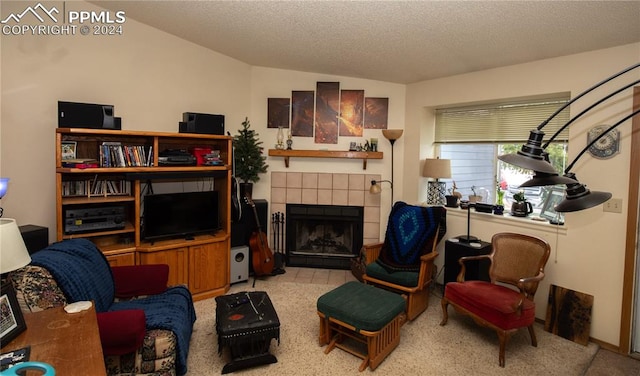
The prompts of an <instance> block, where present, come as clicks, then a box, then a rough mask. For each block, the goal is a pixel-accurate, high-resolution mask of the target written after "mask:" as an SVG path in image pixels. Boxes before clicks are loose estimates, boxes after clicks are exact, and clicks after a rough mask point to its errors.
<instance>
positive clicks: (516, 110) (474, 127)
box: [435, 94, 569, 214]
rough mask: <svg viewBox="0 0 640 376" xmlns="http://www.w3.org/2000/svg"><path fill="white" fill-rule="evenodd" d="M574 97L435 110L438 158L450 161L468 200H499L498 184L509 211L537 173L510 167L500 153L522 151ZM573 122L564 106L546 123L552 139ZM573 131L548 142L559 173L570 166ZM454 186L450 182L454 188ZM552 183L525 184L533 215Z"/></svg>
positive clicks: (548, 133)
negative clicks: (537, 130)
mask: <svg viewBox="0 0 640 376" xmlns="http://www.w3.org/2000/svg"><path fill="white" fill-rule="evenodd" d="M568 100H569V96H568V94H567V95H560V96H553V97H549V98H543V99H538V100H535V101H531V100H529V101H504V102H501V103H493V104H489V105H482V106H465V107H456V108H446V109H438V110H436V128H435V130H436V144H437V146H438V151H439V153H438V154H439V156H440V158H443V159H450V160H451V177H452V179H451V180H452V182H455V185H456V188H457V191H459V192H460V193H462V195H463V198H466V197H468V196H469V195H472V194H475V195H479V196H481V197H482V202H486V203H491V204H493V203H495V202H496V190H497V186H500V187H501V189H502V190H504V191H505V195H504V205H505V210H506V211H507V212H508V211H509V210H510V207H511V203H512V202H513V195H514V194H515V193H518V191H520V190H521V189H520V188H518V187H519V186H520V184H522V183H523V182H525V181H526V180H529V179H530V178H531V177H532V174H533V172H532V171H530V170H524V169H522V168H519V167H516V166H513V165H509V164H507V163H504V162H502V161H499V160H498V159H497V156H498V155H502V154H509V153H515V152H517V151H518V150H519V149H520V147H521V146H522V144H523V143H525V142H526V141H527V137H528V136H529V131H531V130H533V129H535V128H537V127H538V125H539V124H541V123H542V122H543V121H544V120H546V119H547V118H549V117H550V116H551V115H552V114H554V113H555V112H556V111H558V109H559V108H560V107H562V106H563V105H564V104H565V103H566V102H567V101H568ZM568 121H569V111H568V110H567V109H564V110H562V111H561V112H559V113H558V114H556V115H555V116H554V118H553V119H552V120H551V121H550V122H549V123H548V124H546V125H545V126H544V128H543V129H542V131H544V132H545V138H544V142H547V141H548V140H549V139H550V137H551V136H552V135H554V134H555V133H556V132H557V131H558V130H559V129H560V128H561V127H562V126H563V125H564V124H566V123H567V122H568ZM567 139H568V131H567V130H563V131H562V132H560V133H559V134H558V135H556V137H555V139H554V142H553V143H551V144H550V145H549V146H547V148H546V151H547V152H548V153H549V155H550V162H551V163H552V164H553V165H554V167H556V169H557V170H558V171H563V170H564V166H565V165H566V158H567V144H566V141H567ZM451 186H452V184H449V189H451ZM550 188H551V187H530V188H523V190H524V194H525V197H526V198H527V201H529V202H531V205H532V207H533V210H534V213H535V214H539V213H540V211H541V209H542V206H543V204H544V200H545V198H546V195H547V194H548V192H549V191H550Z"/></svg>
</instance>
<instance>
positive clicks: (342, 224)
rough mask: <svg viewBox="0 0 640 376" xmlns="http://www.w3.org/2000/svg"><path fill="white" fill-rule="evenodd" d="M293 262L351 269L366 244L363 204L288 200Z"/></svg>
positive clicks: (288, 245) (289, 256)
mask: <svg viewBox="0 0 640 376" xmlns="http://www.w3.org/2000/svg"><path fill="white" fill-rule="evenodd" d="M286 210H287V213H286V216H285V218H286V262H287V265H289V266H303V267H316V268H328V269H350V267H351V259H352V258H354V257H356V256H357V255H358V254H359V252H360V248H362V227H363V221H364V220H363V218H364V208H363V207H361V206H338V205H304V204H287V209H286Z"/></svg>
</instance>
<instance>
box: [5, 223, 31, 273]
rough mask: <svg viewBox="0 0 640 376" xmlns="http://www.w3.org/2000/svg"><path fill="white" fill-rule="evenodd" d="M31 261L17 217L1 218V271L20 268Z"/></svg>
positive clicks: (6, 271)
mask: <svg viewBox="0 0 640 376" xmlns="http://www.w3.org/2000/svg"><path fill="white" fill-rule="evenodd" d="M30 262H31V256H29V251H28V250H27V246H26V245H25V244H24V240H22V234H21V233H20V229H19V228H18V225H17V224H16V221H15V219H11V218H0V273H2V274H4V273H8V272H11V271H14V270H16V269H20V268H21V267H23V266H25V265H27V264H28V263H30Z"/></svg>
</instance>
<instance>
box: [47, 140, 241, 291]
mask: <svg viewBox="0 0 640 376" xmlns="http://www.w3.org/2000/svg"><path fill="white" fill-rule="evenodd" d="M231 141H232V137H230V136H218V135H205V134H192V133H167V132H144V131H115V130H101V129H84V128H82V129H81V128H58V129H56V224H57V225H56V238H57V240H58V241H60V240H63V239H71V238H79V237H82V238H87V239H89V240H91V241H93V242H94V243H95V244H96V245H97V246H98V247H99V248H100V250H101V251H102V252H103V253H104V255H105V256H106V257H107V260H108V261H109V263H110V264H111V265H114V266H115V265H143V264H158V263H163V264H168V265H169V270H170V271H169V284H171V285H175V284H185V285H188V287H189V290H190V291H191V293H192V295H193V297H194V299H195V300H200V299H206V298H210V297H213V296H217V295H222V294H224V293H226V292H227V291H228V290H229V285H230V282H229V273H230V272H229V254H230V233H231V207H230V204H231V152H230V151H231V147H232V146H231ZM63 147H64V148H65V152H69V151H70V150H71V151H72V152H73V154H74V155H75V156H74V160H73V161H72V162H69V159H63ZM194 148H200V149H205V150H206V149H211V150H216V151H219V152H220V157H219V158H220V161H221V162H222V164H219V165H197V166H192V165H191V166H185V165H179V164H177V165H159V163H158V162H159V160H158V152H159V151H160V152H161V151H163V150H167V149H178V150H188V151H192V150H193V149H194ZM109 149H112V150H111V151H110V150H109ZM107 154H110V155H109V156H107ZM127 154H128V156H127ZM65 156H68V155H65ZM107 158H109V159H110V161H109V162H110V163H109V164H110V166H109V167H102V166H105V164H106V161H107ZM114 165H116V166H118V167H115V166H114ZM201 180H206V181H207V182H209V181H210V182H211V184H212V188H211V189H212V190H215V191H217V192H218V198H219V213H218V216H219V221H220V230H219V231H217V232H215V233H210V234H202V235H195V236H193V237H192V238H187V239H185V238H180V239H167V240H158V241H154V242H149V241H145V240H144V239H143V235H142V229H141V224H142V214H143V213H142V203H143V196H144V189H143V188H144V186H145V184H148V182H151V181H160V182H187V181H201Z"/></svg>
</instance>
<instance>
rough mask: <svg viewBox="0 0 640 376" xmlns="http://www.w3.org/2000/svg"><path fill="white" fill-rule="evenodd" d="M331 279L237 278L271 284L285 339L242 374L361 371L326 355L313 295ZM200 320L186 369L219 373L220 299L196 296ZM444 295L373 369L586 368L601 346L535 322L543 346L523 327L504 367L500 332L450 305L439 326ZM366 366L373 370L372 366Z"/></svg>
mask: <svg viewBox="0 0 640 376" xmlns="http://www.w3.org/2000/svg"><path fill="white" fill-rule="evenodd" d="M333 288H335V286H332V285H326V284H323V285H320V284H307V283H295V282H282V281H273V280H259V281H257V282H256V286H255V288H252V286H251V284H249V283H241V284H238V285H233V286H232V287H231V290H230V291H229V293H235V292H240V291H266V292H267V293H268V294H269V297H270V298H271V301H272V302H273V305H274V307H275V309H276V311H277V312H278V317H279V319H280V324H281V325H280V337H281V342H280V345H279V346H278V344H277V342H276V341H275V340H274V341H272V343H271V353H272V354H274V355H275V356H276V357H277V358H278V363H275V364H271V365H266V366H259V367H255V368H251V369H247V370H243V371H238V372H236V373H237V374H246V375H264V376H269V375H358V374H361V373H359V372H358V366H359V364H360V362H361V360H360V359H359V358H356V357H355V356H353V355H350V354H348V353H346V352H344V351H342V350H340V349H334V350H333V351H332V352H331V353H329V354H328V355H325V354H324V352H323V348H322V347H320V346H319V344H318V322H319V319H318V315H317V313H316V300H317V298H318V297H319V296H320V295H322V294H323V293H325V292H327V291H329V290H331V289H333ZM195 306H196V312H197V314H198V319H197V321H196V323H195V327H194V332H193V336H192V338H191V346H190V352H189V363H188V366H189V372H188V375H198V376H200V375H219V374H220V372H221V370H222V367H223V366H224V364H225V363H226V362H227V361H228V360H229V359H228V352H223V356H222V357H221V356H218V349H217V335H216V331H215V300H214V299H207V300H203V301H199V302H196V303H195ZM441 315H442V312H441V308H440V302H439V299H438V298H437V297H434V296H432V297H431V301H430V305H429V308H428V309H427V311H426V312H424V313H423V314H422V315H420V316H419V317H418V318H417V319H416V320H414V321H413V322H409V323H407V324H405V325H404V326H403V327H402V332H401V339H400V345H399V346H398V347H397V348H396V349H395V350H394V351H393V352H392V353H391V354H390V355H389V356H388V357H387V358H386V359H385V361H384V362H383V363H382V364H381V365H380V366H379V367H378V368H377V369H376V371H375V372H376V373H378V374H380V375H402V376H409V375H467V374H468V375H545V376H549V375H563V376H565V375H567V376H568V375H582V374H583V373H584V371H585V370H586V369H587V367H588V366H589V364H590V362H591V360H592V359H593V357H594V355H595V354H596V352H597V351H598V346H597V345H595V344H593V343H590V344H589V345H588V346H582V345H578V344H576V343H574V342H571V341H568V340H566V339H564V338H561V337H558V336H555V335H552V334H550V333H547V332H545V331H544V329H543V327H542V325H538V326H537V327H536V335H537V338H538V347H537V348H536V347H533V346H531V344H530V340H529V334H528V332H527V331H526V330H520V331H518V333H516V334H515V335H514V336H513V337H512V338H511V340H510V342H509V344H508V345H507V350H506V367H505V368H500V367H499V366H498V339H497V336H496V334H495V332H493V331H490V330H488V329H486V328H481V327H479V326H477V325H476V324H475V323H474V322H473V321H471V320H470V319H468V318H467V317H464V316H461V315H459V314H457V313H456V312H455V311H454V310H453V308H451V307H450V308H449V322H448V324H447V325H446V326H444V327H442V326H440V325H439V323H440V319H441ZM364 372H370V370H369V369H367V370H365V371H364Z"/></svg>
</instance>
